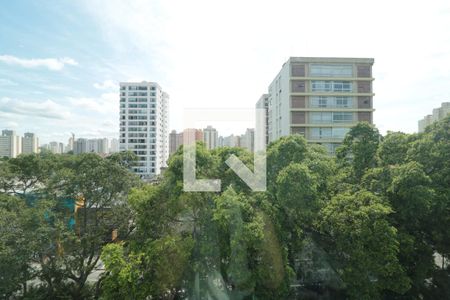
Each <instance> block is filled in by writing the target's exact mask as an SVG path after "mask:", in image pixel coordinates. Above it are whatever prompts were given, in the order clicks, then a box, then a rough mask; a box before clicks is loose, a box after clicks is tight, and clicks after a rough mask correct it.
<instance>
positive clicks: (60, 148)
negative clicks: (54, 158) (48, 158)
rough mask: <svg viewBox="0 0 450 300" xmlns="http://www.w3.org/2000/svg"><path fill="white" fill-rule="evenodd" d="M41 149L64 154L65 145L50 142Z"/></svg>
mask: <svg viewBox="0 0 450 300" xmlns="http://www.w3.org/2000/svg"><path fill="white" fill-rule="evenodd" d="M40 148H41V149H46V150H49V151H50V152H52V153H54V154H62V153H64V144H63V143H60V142H50V143H48V144H45V145H42V146H41V147H40Z"/></svg>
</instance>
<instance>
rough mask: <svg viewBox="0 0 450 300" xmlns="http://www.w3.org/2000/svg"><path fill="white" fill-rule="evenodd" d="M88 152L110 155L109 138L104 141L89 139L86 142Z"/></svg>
mask: <svg viewBox="0 0 450 300" xmlns="http://www.w3.org/2000/svg"><path fill="white" fill-rule="evenodd" d="M86 152H92V153H98V154H108V153H109V142H108V139H107V138H103V139H88V140H87V141H86Z"/></svg>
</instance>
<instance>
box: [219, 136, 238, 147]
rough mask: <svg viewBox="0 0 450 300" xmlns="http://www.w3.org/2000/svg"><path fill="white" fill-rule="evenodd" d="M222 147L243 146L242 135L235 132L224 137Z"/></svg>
mask: <svg viewBox="0 0 450 300" xmlns="http://www.w3.org/2000/svg"><path fill="white" fill-rule="evenodd" d="M222 147H241V137H240V136H239V135H234V134H232V135H229V136H225V137H223V142H222Z"/></svg>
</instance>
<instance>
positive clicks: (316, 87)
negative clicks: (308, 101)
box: [311, 80, 352, 92]
mask: <svg viewBox="0 0 450 300" xmlns="http://www.w3.org/2000/svg"><path fill="white" fill-rule="evenodd" d="M311 90H312V91H313V92H351V91H352V83H351V82H350V81H324V80H313V81H311Z"/></svg>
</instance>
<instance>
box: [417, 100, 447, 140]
mask: <svg viewBox="0 0 450 300" xmlns="http://www.w3.org/2000/svg"><path fill="white" fill-rule="evenodd" d="M449 114H450V102H443V103H442V104H441V107H438V108H435V109H433V114H432V115H426V116H425V117H424V118H423V119H422V120H420V121H419V133H420V132H424V131H425V128H427V126H429V125H431V124H433V123H434V122H438V121H440V120H442V119H444V118H445V117H447V116H448V115H449Z"/></svg>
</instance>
